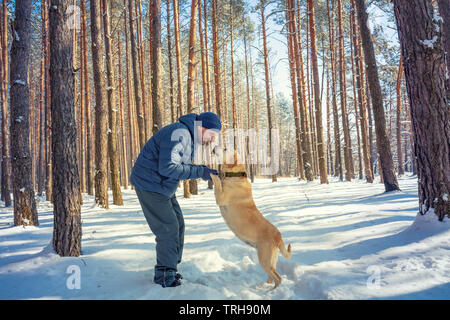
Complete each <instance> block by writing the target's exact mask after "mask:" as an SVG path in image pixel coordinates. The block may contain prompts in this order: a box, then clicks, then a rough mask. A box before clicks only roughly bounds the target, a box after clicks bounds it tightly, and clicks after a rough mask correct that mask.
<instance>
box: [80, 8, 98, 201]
mask: <svg viewBox="0 0 450 320" xmlns="http://www.w3.org/2000/svg"><path fill="white" fill-rule="evenodd" d="M81 42H82V43H83V52H82V55H83V61H84V67H83V68H82V72H83V73H84V76H83V81H84V104H85V112H86V159H87V161H86V173H87V191H88V194H89V195H94V185H95V181H94V180H95V178H94V177H95V175H94V156H93V154H92V153H93V150H94V148H93V145H94V135H93V134H92V112H91V99H90V88H89V70H88V65H89V64H88V54H87V28H86V5H85V0H81ZM82 174H84V173H82Z"/></svg>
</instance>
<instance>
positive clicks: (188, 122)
mask: <svg viewBox="0 0 450 320" xmlns="http://www.w3.org/2000/svg"><path fill="white" fill-rule="evenodd" d="M197 116H198V115H197V114H196V113H189V114H185V115H184V116H181V117H179V118H178V121H179V122H181V123H182V124H184V125H185V126H186V127H187V128H188V129H189V132H190V133H191V136H192V141H194V137H195V135H194V132H195V131H194V128H195V121H196V120H197Z"/></svg>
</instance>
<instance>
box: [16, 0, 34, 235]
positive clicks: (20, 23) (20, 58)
mask: <svg viewBox="0 0 450 320" xmlns="http://www.w3.org/2000/svg"><path fill="white" fill-rule="evenodd" d="M31 7H32V5H31V0H23V1H18V2H16V4H15V12H14V14H15V19H14V25H13V26H12V34H13V37H12V39H13V41H12V46H11V73H10V75H11V77H10V83H11V86H10V103H11V141H13V142H14V143H12V144H11V157H12V159H11V166H12V190H13V195H14V225H15V226H18V225H32V226H37V225H39V221H38V215H37V210H36V202H35V199H34V189H33V185H32V177H31V161H32V159H31V153H30V145H29V128H30V126H29V123H30V119H29V116H30V98H29V97H30V92H29V84H28V62H29V57H30V45H31Z"/></svg>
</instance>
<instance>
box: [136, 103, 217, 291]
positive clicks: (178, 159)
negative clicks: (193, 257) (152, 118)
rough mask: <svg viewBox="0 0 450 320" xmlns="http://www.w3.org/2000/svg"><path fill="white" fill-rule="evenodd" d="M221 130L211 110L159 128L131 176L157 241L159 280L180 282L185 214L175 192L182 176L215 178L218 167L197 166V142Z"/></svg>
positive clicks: (208, 139) (170, 283)
mask: <svg viewBox="0 0 450 320" xmlns="http://www.w3.org/2000/svg"><path fill="white" fill-rule="evenodd" d="M221 129H222V124H221V122H220V119H219V117H218V116H217V115H216V114H214V113H212V112H204V113H201V114H200V115H197V114H195V113H190V114H187V115H184V116H181V117H180V118H179V119H178V122H175V123H172V124H170V125H167V126H165V127H163V128H161V129H160V130H159V131H158V132H157V133H155V134H154V135H153V136H152V137H151V138H150V140H148V141H147V143H146V144H145V146H144V148H143V149H142V150H141V153H140V154H139V156H138V158H137V160H136V162H135V164H134V167H133V170H132V172H131V176H130V182H131V184H132V185H133V186H134V188H135V190H136V194H137V196H138V199H139V203H140V204H141V207H142V210H143V212H144V216H145V218H146V220H147V223H148V225H149V226H150V229H151V230H152V232H153V234H154V235H155V237H156V238H155V240H156V266H155V276H154V281H155V283H158V284H160V285H161V286H163V287H164V288H165V287H176V286H179V285H180V284H181V281H180V280H181V279H182V276H181V274H179V273H177V264H178V263H180V262H181V256H182V253H183V245H184V219H183V214H182V212H181V208H180V206H179V204H178V201H177V198H176V196H175V191H176V190H177V187H178V183H179V181H180V180H187V179H197V178H202V179H203V180H211V176H210V173H213V174H218V173H217V171H216V170H213V169H210V168H208V167H207V166H204V165H193V164H192V160H193V159H194V154H195V149H196V148H195V147H196V145H198V144H202V145H204V144H207V143H211V142H213V141H214V139H216V137H217V136H218V132H220V130H221Z"/></svg>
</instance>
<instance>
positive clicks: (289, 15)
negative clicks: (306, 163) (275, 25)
mask: <svg viewBox="0 0 450 320" xmlns="http://www.w3.org/2000/svg"><path fill="white" fill-rule="evenodd" d="M294 10H295V9H294V6H293V1H292V0H287V9H286V21H287V24H288V32H287V41H288V57H289V71H290V75H291V90H292V107H293V109H294V110H293V111H294V124H295V143H296V150H297V168H298V171H299V174H300V178H301V179H302V180H305V179H306V176H305V170H304V169H303V149H302V142H301V125H300V119H299V117H300V113H299V110H298V96H297V84H296V81H295V79H296V72H297V70H296V66H295V60H296V56H295V50H294V40H293V38H294V37H296V32H295V18H294Z"/></svg>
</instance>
